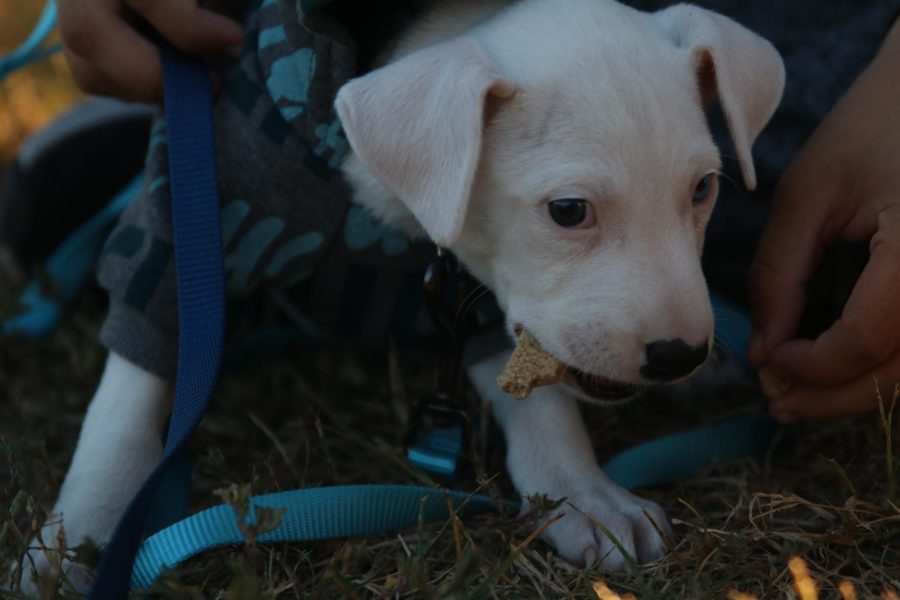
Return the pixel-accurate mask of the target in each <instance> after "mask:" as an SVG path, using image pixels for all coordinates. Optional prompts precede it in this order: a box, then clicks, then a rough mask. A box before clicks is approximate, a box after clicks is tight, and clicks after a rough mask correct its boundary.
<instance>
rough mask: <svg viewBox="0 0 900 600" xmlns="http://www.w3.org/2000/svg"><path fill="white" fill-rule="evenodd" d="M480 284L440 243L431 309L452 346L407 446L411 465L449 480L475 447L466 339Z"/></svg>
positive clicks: (427, 284)
mask: <svg viewBox="0 0 900 600" xmlns="http://www.w3.org/2000/svg"><path fill="white" fill-rule="evenodd" d="M477 285H478V284H477V283H476V282H475V280H474V279H473V278H472V277H471V276H470V275H469V274H468V273H466V271H465V270H464V269H463V267H462V266H461V265H460V264H459V261H457V260H456V257H454V256H453V255H452V254H450V253H449V252H447V251H446V250H444V249H443V248H441V247H437V252H436V255H435V258H434V260H432V262H431V264H429V266H428V268H427V269H426V271H425V277H424V280H423V286H424V291H425V301H426V307H427V309H428V313H429V315H430V316H431V319H432V321H433V322H434V324H435V327H436V328H437V331H438V334H439V337H440V339H441V344H442V347H443V348H445V349H446V350H445V352H444V353H443V356H442V360H441V361H440V364H439V367H438V378H437V385H436V387H435V393H434V394H432V395H431V396H428V397H425V398H420V399H419V400H418V401H417V402H416V404H415V406H414V407H413V410H412V414H411V417H410V421H409V425H408V427H407V430H406V432H405V433H404V436H403V446H404V448H406V457H407V460H408V461H409V462H410V464H411V465H413V466H414V467H416V468H419V469H421V470H423V471H426V472H428V473H429V474H431V475H435V476H437V477H440V478H443V479H454V478H456V477H458V476H459V475H460V474H461V472H462V471H463V470H464V466H465V464H466V463H467V460H466V456H467V455H468V454H469V453H470V452H471V450H472V449H473V448H474V447H475V446H473V441H474V435H475V423H474V422H473V419H472V417H471V416H470V415H469V413H468V412H467V411H466V410H465V409H464V408H463V404H462V377H461V367H462V353H463V348H464V346H465V342H466V339H467V338H468V337H469V335H471V333H472V332H473V331H474V329H475V319H474V316H473V314H472V311H471V310H470V309H471V308H472V306H473V305H474V303H475V294H473V293H472V292H473V290H474V289H475V286H477ZM460 299H461V300H460ZM423 429H427V433H425V434H424V435H423V434H422V430H423Z"/></svg>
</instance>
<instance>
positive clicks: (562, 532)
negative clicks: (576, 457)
mask: <svg viewBox="0 0 900 600" xmlns="http://www.w3.org/2000/svg"><path fill="white" fill-rule="evenodd" d="M561 513H564V514H563V516H562V517H560V518H558V519H557V520H555V521H554V522H552V523H551V524H550V525H549V526H547V527H546V529H544V531H543V533H542V535H541V537H542V538H543V539H544V541H546V542H548V543H549V544H551V545H552V546H553V547H554V548H556V551H557V553H558V554H559V555H560V557H562V558H563V559H565V560H566V561H567V562H569V563H571V564H573V565H575V566H578V567H589V566H592V565H594V564H597V565H598V566H600V567H602V568H604V569H607V570H610V571H624V570H627V569H628V567H629V565H633V564H635V563H636V564H643V563H647V562H651V561H654V560H657V559H659V558H661V557H663V556H664V555H665V554H666V553H667V546H666V542H665V540H664V539H663V538H662V537H661V536H660V531H662V532H663V534H664V535H665V536H666V537H668V538H669V539H671V538H672V532H671V528H670V526H669V521H668V519H667V518H666V515H665V512H663V509H662V508H660V506H659V505H658V504H656V503H655V502H651V501H649V500H644V499H642V498H638V497H637V496H634V495H632V494H631V493H629V492H627V491H625V490H623V489H616V490H609V489H607V488H606V487H605V486H597V487H593V488H587V489H583V490H578V491H574V492H573V493H571V494H569V495H567V496H566V499H565V501H563V502H562V503H560V504H559V506H558V507H557V508H554V509H553V510H551V511H550V512H549V513H548V514H547V515H546V517H544V518H543V519H544V521H546V520H553V519H554V517H556V516H558V515H559V514H561Z"/></svg>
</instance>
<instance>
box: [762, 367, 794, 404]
mask: <svg viewBox="0 0 900 600" xmlns="http://www.w3.org/2000/svg"><path fill="white" fill-rule="evenodd" d="M791 385H793V382H792V381H791V380H790V379H788V378H787V376H785V374H784V373H782V372H781V371H779V370H778V369H774V368H772V367H763V368H762V369H760V370H759V387H760V388H762V392H763V394H765V395H766V398H778V397H779V396H783V395H784V394H786V393H787V391H788V390H789V389H791Z"/></svg>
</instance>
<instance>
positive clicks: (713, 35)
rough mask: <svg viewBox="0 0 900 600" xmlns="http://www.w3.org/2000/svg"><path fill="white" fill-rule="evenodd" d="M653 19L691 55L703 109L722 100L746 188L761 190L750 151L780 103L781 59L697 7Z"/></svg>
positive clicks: (751, 36)
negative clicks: (757, 183) (716, 97)
mask: <svg viewBox="0 0 900 600" xmlns="http://www.w3.org/2000/svg"><path fill="white" fill-rule="evenodd" d="M653 16H654V18H655V19H656V20H657V22H658V23H659V24H660V25H661V26H662V27H663V29H664V30H665V31H666V33H667V34H668V35H669V37H670V38H671V39H672V41H673V42H674V43H675V45H676V46H679V47H683V48H687V49H689V50H690V51H691V56H692V60H693V61H694V66H695V68H696V70H697V77H698V81H699V84H700V92H701V95H702V97H703V101H704V103H707V102H709V101H711V100H712V99H713V98H714V97H715V96H716V94H718V98H719V103H720V104H721V105H722V111H723V112H724V113H725V120H726V121H727V123H728V130H729V131H730V132H731V139H732V140H733V141H734V147H735V150H736V151H737V156H738V161H739V162H740V166H741V175H742V176H743V178H744V185H746V186H747V188H748V189H751V190H752V189H754V188H756V172H755V170H754V168H753V156H752V154H751V152H750V149H751V147H752V146H753V142H754V141H755V140H756V137H757V136H758V135H759V133H760V131H762V128H763V127H764V126H765V124H766V123H767V122H768V121H769V119H770V118H771V117H772V113H774V112H775V108H776V107H777V106H778V102H779V101H780V100H781V93H782V91H783V90H784V64H783V63H782V61H781V57H780V56H779V54H778V52H777V51H776V50H775V48H774V47H773V46H772V44H770V43H769V42H768V41H767V40H765V39H763V38H762V37H760V36H758V35H756V34H755V33H753V32H752V31H750V30H749V29H746V28H745V27H743V26H741V25H739V24H737V23H736V22H734V21H732V20H731V19H728V18H726V17H723V16H722V15H720V14H717V13H714V12H712V11H709V10H706V9H703V8H699V7H697V6H692V5H690V4H678V5H676V6H671V7H669V8H667V9H665V10H662V11H660V12H658V13H655V14H654V15H653Z"/></svg>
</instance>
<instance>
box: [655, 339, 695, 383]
mask: <svg viewBox="0 0 900 600" xmlns="http://www.w3.org/2000/svg"><path fill="white" fill-rule="evenodd" d="M644 352H645V354H646V355H647V364H645V365H644V366H642V367H641V375H642V376H643V377H645V378H646V379H650V380H651V381H660V382H667V381H675V380H676V379H681V378H682V377H686V376H688V375H690V374H691V373H693V372H694V370H696V369H697V367H699V366H700V365H702V364H703V363H704V361H706V357H707V355H708V354H709V342H704V343H703V344H700V345H699V346H693V347H691V346H688V345H687V343H686V342H685V341H684V340H661V341H658V342H651V343H649V344H647V345H646V347H645V349H644Z"/></svg>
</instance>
